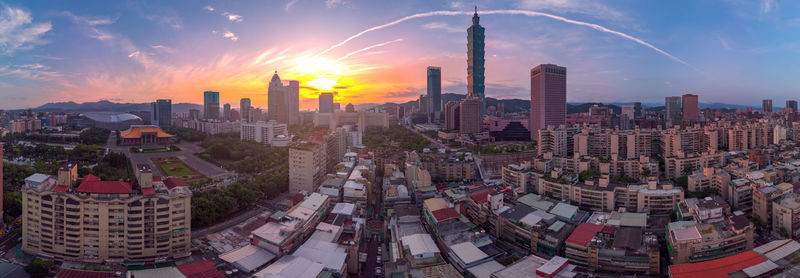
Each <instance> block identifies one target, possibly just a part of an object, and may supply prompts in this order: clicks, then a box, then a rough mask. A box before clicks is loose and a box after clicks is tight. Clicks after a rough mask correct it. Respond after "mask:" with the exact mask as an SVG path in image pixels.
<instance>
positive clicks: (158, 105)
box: [153, 99, 172, 127]
mask: <svg viewBox="0 0 800 278" xmlns="http://www.w3.org/2000/svg"><path fill="white" fill-rule="evenodd" d="M154 108H155V110H153V115H154V116H155V118H154V120H155V121H156V122H158V124H157V125H158V126H160V127H167V126H172V100H171V99H159V100H156V102H155V106H154Z"/></svg>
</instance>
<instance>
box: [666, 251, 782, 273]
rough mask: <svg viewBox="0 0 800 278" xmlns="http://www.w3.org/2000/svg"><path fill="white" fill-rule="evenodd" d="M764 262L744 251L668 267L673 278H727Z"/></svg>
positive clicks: (757, 255) (762, 259)
mask: <svg viewBox="0 0 800 278" xmlns="http://www.w3.org/2000/svg"><path fill="white" fill-rule="evenodd" d="M766 260H767V259H765V258H764V257H762V256H761V255H759V254H758V253H756V252H753V251H746V252H744V253H739V254H736V255H733V256H730V257H725V258H721V259H716V260H711V261H705V262H699V263H693V264H682V265H673V266H670V267H669V272H670V274H671V277H674V278H694V277H697V278H707V277H728V273H731V272H736V271H739V270H742V269H745V268H748V267H751V266H754V265H757V264H760V263H763V262H764V261H766Z"/></svg>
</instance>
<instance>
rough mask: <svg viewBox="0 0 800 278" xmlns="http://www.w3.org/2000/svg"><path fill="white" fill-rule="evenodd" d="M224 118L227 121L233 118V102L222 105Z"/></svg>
mask: <svg viewBox="0 0 800 278" xmlns="http://www.w3.org/2000/svg"><path fill="white" fill-rule="evenodd" d="M222 118H223V119H225V120H226V121H230V120H231V104H230V103H226V104H224V105H222Z"/></svg>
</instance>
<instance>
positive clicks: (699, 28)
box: [0, 0, 800, 109]
mask: <svg viewBox="0 0 800 278" xmlns="http://www.w3.org/2000/svg"><path fill="white" fill-rule="evenodd" d="M376 2H380V3H376ZM474 5H477V6H478V12H479V15H480V16H481V25H483V26H484V27H485V28H486V78H487V80H486V96H487V97H493V98H520V99H529V98H530V79H529V70H530V68H532V67H534V66H535V65H538V64H543V63H553V64H558V65H561V66H566V67H567V69H568V72H569V79H568V87H567V88H568V93H567V96H568V101H569V102H584V101H601V102H628V101H641V102H649V103H658V102H663V100H664V97H665V96H670V95H681V94H684V93H695V94H699V95H700V101H701V102H723V103H730V104H740V105H751V106H758V105H759V104H760V100H761V99H763V98H772V99H774V103H776V104H778V105H780V104H782V103H783V101H784V100H785V99H797V95H796V94H795V92H797V91H798V90H800V85H799V84H798V83H797V82H794V81H795V80H796V77H795V76H796V74H795V73H796V72H797V69H798V68H797V67H798V66H797V65H799V64H800V63H798V62H800V54H799V53H798V50H800V48H798V45H800V44H799V41H798V39H797V38H798V37H800V36H798V30H800V17H796V15H794V14H792V11H796V10H797V9H798V8H800V3H797V2H787V1H784V2H781V1H772V0H765V1H669V2H650V1H613V2H612V1H588V0H579V1H563V0H514V1H502V2H497V1H436V2H433V1H423V0H412V1H396V2H385V1H355V0H326V1H311V0H285V1H284V0H276V1H255V0H249V1H235V2H227V1H176V2H169V3H163V1H124V2H111V3H108V2H107V1H102V2H101V1H82V2H74V1H54V2H46V3H42V2H35V3H32V2H30V1H20V0H12V1H4V2H0V24H2V27H0V92H2V93H0V95H2V97H3V98H2V99H3V101H1V102H0V109H13V108H28V107H36V106H39V105H41V104H44V103H47V102H57V101H75V102H86V101H98V100H111V101H115V102H150V101H154V100H155V99H158V98H170V99H172V100H173V102H175V103H178V102H190V103H201V102H202V92H203V91H206V90H213V91H220V92H221V102H222V103H231V104H233V106H234V107H236V106H238V102H239V99H240V98H242V97H249V98H251V99H252V100H253V105H254V106H259V107H266V105H267V103H266V102H267V100H266V90H267V82H268V80H269V78H270V77H271V76H272V74H273V73H274V71H275V70H277V71H278V74H279V75H280V76H281V78H282V79H283V80H290V79H296V80H299V81H300V82H301V86H302V89H301V109H314V108H316V103H317V100H316V97H317V95H318V94H319V93H320V92H323V91H337V92H338V95H337V96H336V101H337V102H341V103H378V102H405V101H408V100H412V99H415V98H416V97H418V96H419V95H420V94H424V91H425V86H426V84H425V82H426V80H425V73H426V72H425V70H426V67H427V66H429V65H434V66H440V67H442V77H443V78H442V83H443V93H458V94H464V93H465V92H466V29H467V28H468V27H469V25H470V18H471V16H469V15H433V16H426V17H418V18H412V19H408V20H405V21H402V22H400V23H397V24H394V25H391V26H387V27H385V28H381V29H378V30H374V31H371V32H368V33H364V34H363V35H361V36H357V37H354V38H353V39H352V40H350V41H347V42H346V43H342V44H341V46H338V45H339V44H340V43H341V42H343V41H344V40H345V39H348V38H350V37H351V36H353V35H355V34H358V33H359V32H362V31H364V30H366V29H369V28H371V27H375V26H380V25H383V24H387V23H389V22H392V21H394V20H398V19H401V18H404V17H407V16H410V15H415V14H420V13H426V12H431V11H460V12H465V13H471V11H472V9H473V6H474ZM490 10H517V11H534V12H543V13H548V14H551V15H553V16H556V17H563V18H566V19H568V20H572V21H579V22H585V23H588V24H596V25H599V26H602V27H605V28H608V29H610V30H613V31H615V32H619V33H622V34H625V35H629V36H631V37H633V38H636V39H640V40H641V41H642V42H644V43H646V44H651V45H652V46H653V47H654V48H651V47H647V46H646V45H643V44H642V43H637V42H635V41H633V40H632V39H628V38H624V37H622V36H621V35H615V34H612V33H610V32H607V31H601V30H598V29H597V28H594V27H591V28H590V27H587V26H585V25H579V24H573V23H568V22H565V21H563V20H555V19H554V18H551V17H542V16H523V15H509V14H507V13H506V14H500V13H498V14H494V13H487V14H480V13H481V11H490ZM332 46H338V47H335V48H332ZM656 50H663V52H664V53H660V52H659V51H656ZM670 56H672V57H670ZM682 62H685V63H682Z"/></svg>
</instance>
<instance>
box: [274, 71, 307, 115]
mask: <svg viewBox="0 0 800 278" xmlns="http://www.w3.org/2000/svg"><path fill="white" fill-rule="evenodd" d="M267 113H268V115H269V116H268V118H269V119H270V120H275V121H277V122H279V123H284V124H296V123H299V122H300V82H298V81H297V80H290V81H289V85H288V86H284V85H283V82H282V81H281V78H280V77H279V76H278V71H275V74H274V75H272V79H271V80H270V81H269V88H268V90H267Z"/></svg>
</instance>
